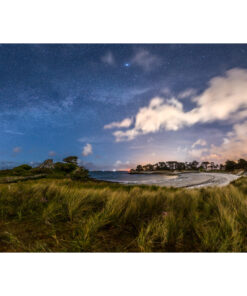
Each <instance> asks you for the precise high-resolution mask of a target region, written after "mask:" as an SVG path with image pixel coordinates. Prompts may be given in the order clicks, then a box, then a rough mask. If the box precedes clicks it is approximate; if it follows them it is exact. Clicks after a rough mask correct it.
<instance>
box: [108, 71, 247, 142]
mask: <svg viewBox="0 0 247 296" xmlns="http://www.w3.org/2000/svg"><path fill="white" fill-rule="evenodd" d="M193 101H194V102H195V103H196V107H195V108H193V109H191V110H190V111H187V112H185V111H184V110H183V104H182V103H181V102H179V101H178V100H177V99H176V98H171V99H169V100H167V99H166V100H165V99H163V98H160V97H155V98H153V99H151V101H150V103H149V105H148V106H147V107H143V108H140V109H139V111H138V113H137V114H136V116H135V125H134V128H133V129H129V130H126V131H116V132H115V133H114V136H115V137H116V141H126V140H133V139H134V138H136V137H137V136H138V135H142V134H148V133H154V132H157V131H160V130H162V129H165V130H171V131H177V130H179V129H181V128H183V127H185V126H192V125H194V124H196V123H207V122H213V121H216V120H231V121H235V122H236V121H237V120H239V119H243V118H247V70H245V69H238V68H234V69H232V70H229V71H227V72H226V74H225V76H222V77H214V78H213V79H211V80H210V81H209V87H208V88H207V89H206V90H205V91H204V92H203V93H202V94H201V95H198V96H196V97H194V98H193Z"/></svg>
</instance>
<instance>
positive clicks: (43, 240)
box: [0, 177, 247, 252]
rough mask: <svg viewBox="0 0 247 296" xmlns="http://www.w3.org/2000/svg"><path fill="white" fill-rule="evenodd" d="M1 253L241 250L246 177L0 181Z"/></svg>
mask: <svg viewBox="0 0 247 296" xmlns="http://www.w3.org/2000/svg"><path fill="white" fill-rule="evenodd" d="M0 251H2V252H4V251H5V252H6V251H9V252H50V251H52V252H208V251H209V252H246V251H247V178H244V177H242V178H240V179H238V180H237V181H235V182H234V183H233V184H230V185H229V186H227V187H223V188H202V189H194V190H187V189H173V188H170V189H169V188H161V187H156V186H124V185H119V184H107V183H104V182H97V183H96V182H92V181H89V182H85V183H82V182H76V181H71V180H69V179H60V180H54V179H40V180H29V181H25V182H21V183H13V184H0Z"/></svg>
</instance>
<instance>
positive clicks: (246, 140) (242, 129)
mask: <svg viewBox="0 0 247 296" xmlns="http://www.w3.org/2000/svg"><path fill="white" fill-rule="evenodd" d="M205 157H207V158H208V159H213V160H216V161H225V160H227V159H233V160H238V159H239V158H241V157H242V158H247V121H244V122H243V123H238V124H235V125H234V126H233V129H232V131H231V132H229V133H228V134H227V137H226V138H224V139H223V142H222V144H221V145H220V146H215V145H211V147H210V149H209V151H208V153H207V155H206V156H205Z"/></svg>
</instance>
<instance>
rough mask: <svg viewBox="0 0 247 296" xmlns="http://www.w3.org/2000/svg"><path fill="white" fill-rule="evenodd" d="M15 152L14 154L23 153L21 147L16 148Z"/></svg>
mask: <svg viewBox="0 0 247 296" xmlns="http://www.w3.org/2000/svg"><path fill="white" fill-rule="evenodd" d="M13 152H14V153H20V152H21V147H14V148H13Z"/></svg>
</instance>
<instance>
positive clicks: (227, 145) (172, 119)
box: [0, 44, 247, 170]
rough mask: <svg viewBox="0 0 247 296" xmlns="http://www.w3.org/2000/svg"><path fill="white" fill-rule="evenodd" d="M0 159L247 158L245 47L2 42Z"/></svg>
mask: <svg viewBox="0 0 247 296" xmlns="http://www.w3.org/2000/svg"><path fill="white" fill-rule="evenodd" d="M0 125H1V129H0V139H1V140H0V166H1V167H11V166H14V165H17V164H21V163H29V164H33V165H35V164H37V163H40V162H42V161H43V160H45V159H47V158H53V159H54V161H60V160H62V159H63V158H64V157H65V156H68V155H77V156H78V157H79V160H80V163H81V164H83V165H85V166H86V167H87V168H89V169H91V170H113V169H116V170H125V169H130V168H132V167H134V166H136V164H138V163H141V164H145V163H155V162H157V161H169V160H178V161H191V160H194V159H196V160H198V161H200V160H201V161H203V160H209V161H211V160H212V161H215V162H218V163H220V162H224V161H225V160H226V159H229V158H232V159H234V160H237V159H238V158H240V157H247V148H245V147H247V145H246V144H247V141H246V138H247V137H246V130H247V45H245V44H236V45H234V44H228V45H224V44H64V45H62V44H49V45H46V44H9V45H7V44H3V45H1V46H0Z"/></svg>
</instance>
